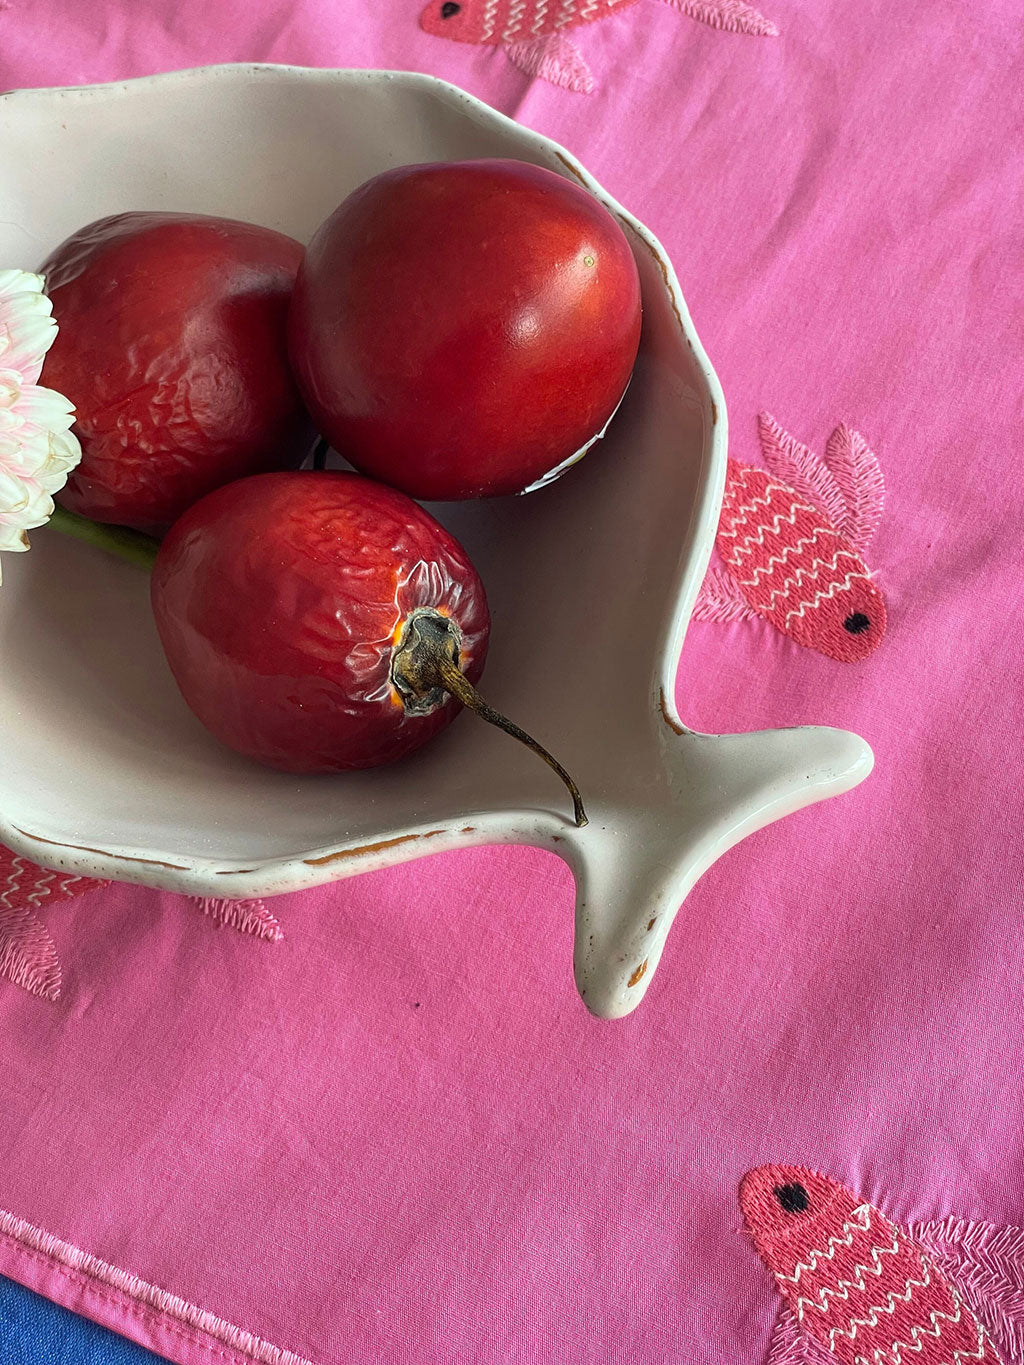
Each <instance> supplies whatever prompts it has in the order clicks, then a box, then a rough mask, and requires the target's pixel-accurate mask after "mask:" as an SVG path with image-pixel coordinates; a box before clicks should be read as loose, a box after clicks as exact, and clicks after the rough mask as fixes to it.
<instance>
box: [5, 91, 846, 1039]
mask: <svg viewBox="0 0 1024 1365" xmlns="http://www.w3.org/2000/svg"><path fill="white" fill-rule="evenodd" d="M0 130H2V134H3V139H2V140H3V145H4V147H5V154H4V159H3V166H2V169H0V263H2V264H3V265H6V266H23V267H28V268H34V267H37V266H38V265H39V263H40V261H41V260H42V259H43V258H44V256H45V255H46V253H47V252H48V251H49V249H50V248H51V247H53V246H54V245H55V244H56V243H57V242H59V241H60V240H61V239H62V238H64V237H65V236H66V235H67V234H68V233H70V232H71V231H72V230H73V229H75V228H77V227H79V226H80V225H81V224H83V223H85V222H87V221H89V220H91V219H93V218H97V217H99V216H100V215H102V214H107V213H113V212H116V211H120V210H124V209H135V208H148V209H184V210H194V211H197V212H204V213H221V214H227V215H231V216H232V217H238V218H243V219H251V220H252V221H253V222H257V223H264V224H267V225H268V226H271V227H275V228H280V229H282V230H283V231H285V232H289V233H292V234H294V235H295V236H297V237H299V238H302V239H307V238H308V237H309V235H310V234H311V232H312V231H313V229H314V228H315V227H316V225H317V224H318V223H319V222H320V221H321V219H322V218H323V217H324V216H325V215H326V214H327V213H328V212H329V211H330V210H331V209H332V208H333V207H334V206H335V204H336V203H337V202H338V201H339V200H340V199H341V198H342V197H343V196H344V195H345V194H347V193H348V191H349V190H351V189H352V188H354V187H355V186H356V185H358V184H360V183H361V182H362V181H363V180H365V179H367V178H368V177H369V176H371V175H373V174H375V173H376V172H378V171H380V170H382V169H384V168H385V167H388V166H393V165H396V164H402V163H405V162H418V161H433V160H464V159H467V158H470V157H479V156H504V157H518V158H520V159H522V160H525V161H531V162H535V163H537V164H539V165H543V166H548V167H550V168H551V169H553V170H555V171H558V172H559V173H560V174H563V175H566V176H572V177H575V178H576V179H578V180H580V181H582V182H583V183H584V184H585V185H586V186H587V187H588V188H589V189H590V190H591V191H592V192H593V193H594V194H596V195H597V196H598V197H599V198H601V199H603V200H604V201H605V203H607V204H608V206H609V207H610V208H611V209H612V210H613V211H614V212H616V213H618V214H619V215H620V218H621V220H622V221H623V223H624V224H625V226H626V230H627V234H628V236H629V238H630V240H631V242H632V244H633V248H634V251H635V254H636V258H637V263H638V265H639V269H640V273H641V278H642V283H643V292H644V319H645V321H644V338H643V344H642V348H641V357H640V361H639V364H638V368H637V373H636V376H635V378H634V382H633V384H632V386H631V388H630V391H629V394H628V395H627V399H626V402H625V403H624V405H623V408H622V410H621V411H620V413H619V415H618V417H617V419H616V421H615V422H614V423H613V425H612V429H611V431H610V433H609V435H608V437H607V438H606V440H605V441H603V442H602V443H600V444H599V445H598V446H597V447H596V448H595V449H594V451H593V452H592V453H591V454H590V455H589V456H588V457H587V458H586V460H584V461H583V463H582V464H581V465H580V466H579V467H578V468H577V469H575V470H573V471H572V472H571V473H570V474H569V475H568V476H567V477H566V478H564V479H563V480H562V481H561V482H559V483H557V484H555V485H554V486H552V487H550V488H548V489H546V490H544V491H542V492H540V493H536V494H533V495H531V496H529V497H527V498H518V499H501V500H494V501H489V502H479V503H471V504H468V503H467V504H457V505H451V506H449V507H446V508H442V509H435V510H439V511H440V515H441V516H442V519H443V520H444V521H445V522H446V523H447V524H448V525H449V526H450V527H451V528H452V529H453V530H454V532H455V533H456V534H457V535H458V536H459V538H460V539H461V540H462V541H463V542H464V543H465V545H466V547H467V548H468V550H469V552H470V554H471V555H472V557H473V558H474V560H475V562H476V564H477V566H478V568H479V570H480V572H481V574H482V575H483V578H484V581H485V582H486V584H487V586H488V593H489V596H490V601H491V607H492V612H493V617H494V632H493V637H492V639H493V643H492V648H491V656H490V661H489V664H488V668H487V673H486V676H485V679H484V683H483V690H484V693H485V695H486V696H487V697H488V699H489V700H491V701H492V702H493V703H494V704H495V705H496V706H498V707H500V708H501V709H502V710H504V711H506V712H507V713H508V714H510V715H512V716H514V717H515V718H516V719H517V720H518V721H519V722H520V723H521V724H523V725H525V726H526V727H527V728H528V729H530V730H532V731H533V732H534V733H535V734H536V735H537V736H538V738H540V739H541V740H542V741H544V742H546V743H548V744H549V745H550V746H551V747H552V748H553V749H555V750H556V751H557V753H558V754H559V756H560V757H561V758H562V760H563V761H564V762H565V763H566V765H567V766H568V767H569V768H570V769H571V770H572V772H573V773H574V775H575V776H576V777H577V779H578V781H579V783H580V786H581V788H582V790H583V793H584V796H585V798H586V801H587V805H588V809H589V813H590V817H591V822H590V825H589V826H588V827H587V828H585V829H583V830H577V829H576V828H575V827H574V826H573V825H572V823H571V822H570V820H569V815H568V803H567V799H566V795H565V792H564V791H563V789H562V787H561V786H560V784H559V783H558V781H557V780H556V779H555V778H554V776H553V775H552V774H551V773H549V772H548V771H547V769H545V768H544V767H543V766H542V765H541V764H540V763H538V762H537V760H536V759H535V758H534V757H533V756H532V755H530V754H529V753H527V752H526V751H525V750H521V749H520V748H519V746H518V745H515V744H513V743H511V742H510V741H509V740H507V739H506V738H505V737H503V736H502V735H500V734H498V733H496V732H494V731H493V730H491V729H490V728H489V727H487V726H484V725H481V724H479V723H478V722H476V721H475V720H473V719H471V718H469V717H463V718H460V720H459V721H458V722H457V723H456V724H455V725H454V726H453V727H452V728H451V729H450V730H449V731H448V732H447V733H446V734H445V735H444V736H442V738H441V739H440V740H438V741H437V742H435V743H434V744H433V745H431V746H428V748H427V749H426V750H424V751H423V752H421V754H419V755H417V756H416V757H415V758H413V759H412V760H411V761H408V762H406V763H404V764H402V765H400V766H397V767H395V768H392V769H385V770H381V771H377V772H373V773H365V774H360V775H353V776H350V777H340V778H308V779H298V778H294V777H288V776H284V775H281V774H278V773H273V772H269V771H265V770H263V769H261V768H259V767H257V766H255V765H253V764H250V763H248V762H246V761H244V760H243V759H241V758H238V757H236V756H234V755H233V754H231V753H229V752H227V751H225V750H224V749H222V748H220V747H219V746H218V745H217V744H216V743H215V742H214V741H213V740H212V739H210V738H209V737H208V736H207V735H206V733H205V732H204V731H203V730H202V729H201V728H200V726H199V724H198V723H197V722H196V721H195V720H194V719H193V718H192V716H191V714H190V713H189V711H188V710H187V709H186V707H185V705H184V702H183V701H182V700H181V698H180V696H179V695H178V692H177V690H176V688H175V686H174V683H173V681H172V679H171V676H170V673H169V672H168V669H167V667H166V665H165V663H164V660H163V656H162V654H161V651H160V647H159V644H158V642H157V638H156V634H155V631H154V628H153V624H152V621H151V618H150V612H149V605H148V591H147V582H146V579H145V577H144V575H143V574H142V573H141V572H140V571H138V570H136V569H134V568H132V567H131V566H129V565H126V564H123V563H121V562H119V561H116V560H114V559H111V558H108V557H107V556H106V555H105V554H103V553H102V552H100V551H97V550H93V549H91V548H89V547H86V546H83V545H80V544H77V543H73V542H70V541H67V540H65V539H64V538H63V537H61V536H60V535H58V534H57V533H56V532H52V531H51V532H47V531H45V530H44V531H38V532H36V533H35V534H34V535H33V538H32V539H33V548H32V551H31V553H30V554H28V555H23V556H19V557H17V558H13V559H12V558H11V557H7V559H6V560H5V564H4V584H3V588H2V589H0V839H2V840H3V841H4V842H5V843H7V844H9V845H10V846H11V847H13V848H14V849H16V850H17V851H18V852H21V853H23V854H26V855H27V856H29V857H31V858H34V859H35V860H36V861H38V862H42V863H45V864H47V865H49V866H51V867H61V868H68V869H71V870H74V871H76V872H80V873H86V874H91V875H94V876H103V877H114V878H120V879H121V880H125V881H137V882H142V883H145V884H148V885H152V886H158V887H163V888H166V889H169V890H175V891H183V892H188V893H192V894H217V895H221V896H253V895H264V896H265V895H272V894H274V893H276V892H282V891H291V890H296V889H298V888H300V887H304V886H312V885H315V884H317V883H322V882H330V881H334V880H336V879H339V878H342V877H347V876H350V875H352V874H353V873H356V872H362V871H364V870H368V869H371V868H377V867H381V866H384V865H385V864H388V863H392V862H397V861H400V860H404V859H409V858H416V857H419V856H421V855H423V854H427V853H437V852H440V851H442V850H445V849H451V848H457V847H463V846H466V845H467V844H485V843H522V844H531V845H537V846H540V847H543V848H547V849H549V850H552V851H554V852H556V853H558V854H559V855H560V856H561V857H562V858H564V859H565V860H566V861H567V862H568V863H569V865H570V866H571V867H572V869H573V872H574V874H575V878H576V885H577V908H576V951H575V973H576V981H577V984H578V987H579V990H580V993H581V995H582V996H583V998H584V1000H585V1002H586V1004H587V1006H588V1008H589V1009H591V1010H592V1011H593V1012H594V1013H596V1014H598V1015H602V1016H605V1017H615V1016H619V1015H623V1014H627V1013H628V1012H629V1011H630V1010H632V1009H633V1008H634V1007H635V1006H636V1005H637V1004H638V1003H639V1001H640V999H641V998H642V997H643V994H644V992H645V991H646V989H647V987H648V985H649V984H650V981H651V977H652V975H653V972H654V969H655V967H656V965H657V963H658V960H659V958H660V956H661V952H662V949H663V947H664V945H665V940H666V936H667V934H668V931H669V928H670V926H671V923H672V920H673V918H674V917H675V914H676V911H677V908H678V906H679V905H680V903H681V902H682V901H683V899H684V897H685V896H686V894H687V892H688V891H689V889H690V887H691V886H692V885H693V883H694V881H695V880H696V879H697V877H698V876H699V875H700V874H701V873H702V872H703V871H704V870H705V869H706V868H707V867H708V866H710V864H711V863H712V862H713V861H714V860H715V859H716V858H718V857H719V856H720V854H722V853H724V852H725V851H726V849H728V848H729V847H730V846H731V845H733V844H735V843H736V842H737V841H738V840H739V839H741V838H743V836H744V835H746V834H749V833H751V832H752V831H753V830H756V829H758V828H760V827H761V826H763V825H765V824H767V823H769V822H770V821H772V820H775V819H777V818H778V817H780V816H782V815H785V814H787V813H788V812H790V811H793V810H796V809H798V808H800V807H802V806H805V805H808V804H809V803H811V802H814V801H818V800H821V799H822V798H823V797H826V796H832V795H834V794H836V793H838V792H842V791H845V790H847V789H848V788H850V787H852V786H854V785H855V784H856V783H857V782H859V781H861V780H862V779H863V778H864V777H865V776H866V775H867V774H868V772H869V771H870V769H871V763H872V757H871V751H870V750H869V748H868V747H867V745H866V744H865V743H864V742H863V741H862V740H861V739H859V738H858V737H857V736H855V735H851V734H847V733H844V732H842V731H838V730H829V729H818V728H808V729H798V730H775V731H766V732H762V733H758V734H748V735H718V736H710V735H700V734H696V733H693V732H691V731H688V730H686V729H685V728H684V726H683V725H682V723H681V721H680V719H679V717H678V716H677V714H676V708H675V704H674V701H673V697H674V679H675V673H676V665H677V661H678V657H679V651H680V649H681V647H682V642H683V635H684V632H685V630H686V625H687V622H688V620H689V615H690V610H691V607H692V604H693V600H694V597H695V595H696V592H697V589H698V586H699V584H700V581H701V578H702V577H703V574H704V570H705V567H706V565H707V560H708V557H709V555H710V552H711V547H712V543H713V538H714V532H715V526H716V521H717V517H718V510H719V502H720V498H721V493H722V486H723V480H724V476H725V460H726V418H725V404H724V402H723V399H722V393H721V390H720V388H719V385H718V381H717V379H716V377H715V375H714V372H713V371H712V369H711V366H710V364H709V363H708V360H707V358H706V356H705V354H704V351H703V349H702V348H701V345H700V342H699V341H698V339H697V337H696V335H695V333H694V331H693V327H692V325H691V323H690V319H689V316H688V314H687V311H686V305H685V303H684V302H683V299H682V295H681V293H680V291H679V287H678V284H677V282H676V278H675V275H674V274H673V271H672V267H671V265H670V264H669V262H668V259H667V257H666V256H665V253H664V251H663V249H662V248H661V246H660V245H659V244H658V242H657V241H656V240H655V239H654V238H653V237H652V236H651V234H650V233H649V232H648V231H647V230H646V229H645V228H644V227H643V226H642V225H641V224H639V223H638V222H636V220H635V219H633V218H632V217H630V215H629V214H628V213H626V212H625V211H623V210H622V209H621V208H620V207H619V205H617V204H615V203H614V202H613V201H612V200H611V199H610V198H609V197H608V195H606V194H605V193H604V191H603V190H602V189H601V188H600V186H599V185H597V184H596V183H595V182H594V181H593V180H592V179H591V178H590V177H589V176H588V175H587V173H586V172H585V171H584V170H583V169H582V167H581V166H580V165H579V164H578V163H577V162H576V161H575V160H574V159H573V158H572V157H571V156H570V155H569V154H568V153H567V152H565V151H564V150H563V149H562V148H560V147H558V146H557V145H555V144H554V143H552V142H550V141H549V140H547V139H545V138H543V137H540V136H538V135H537V134H535V133H531V132H528V131H526V130H525V129H523V128H521V127H519V126H518V125H517V124H515V123H512V122H510V121H509V120H508V119H506V118H504V117H503V116H502V115H500V114H497V113H495V112H494V111H493V110H491V109H489V108H487V107H486V106H485V105H483V104H481V103H479V102H478V101H477V100H475V99H473V98H471V97H470V96H469V95H466V94H464V93H463V92H462V91H460V90H457V89H455V88H454V87H452V86H450V85H447V84H445V83H443V82H441V81H438V80H435V79H433V78H431V77H428V76H419V75H406V74H393V73H388V72H366V71H308V70H301V69H296V68H287V67H265V66H264V67H252V66H234V67H213V68H207V69H202V70H197V71H185V72H180V73H175V74H172V75H167V76H157V77H153V78H150V79H146V80H140V81H130V82H127V83H125V84H120V85H105V86H93V87H88V88H82V89H68V90H28V91H19V92H14V93H12V94H8V95H5V96H3V97H0ZM44 379H45V375H44ZM528 638H533V639H537V640H539V642H540V643H539V645H538V647H537V648H535V649H534V650H533V651H532V652H531V653H528V654H524V651H525V645H526V642H527V639H528ZM381 913H386V910H385V909H383V908H382V911H381Z"/></svg>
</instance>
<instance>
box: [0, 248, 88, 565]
mask: <svg viewBox="0 0 1024 1365" xmlns="http://www.w3.org/2000/svg"><path fill="white" fill-rule="evenodd" d="M51 312H52V305H51V303H50V300H49V299H48V298H47V297H46V295H45V294H44V293H43V277H42V276H41V275H30V274H29V273H28V272H27V271H25V270H0V550H27V549H28V535H27V532H28V531H31V530H32V528H33V527H35V526H43V525H45V523H46V522H47V521H49V519H50V517H51V516H52V515H53V496H52V495H53V494H54V493H56V492H58V491H59V490H60V489H61V488H63V487H64V485H65V483H66V482H67V477H68V474H69V473H70V472H71V470H72V469H74V467H75V465H77V464H78V461H79V460H80V459H81V458H82V451H81V448H80V447H79V444H78V441H77V439H76V438H75V437H74V436H73V435H72V432H71V424H72V423H73V422H74V420H75V410H74V408H73V407H72V405H71V404H70V403H69V402H68V401H67V399H66V398H62V397H61V395H60V394H59V393H54V392H53V390H52V389H44V388H41V387H40V385H39V384H37V383H36V381H37V380H38V378H39V375H40V372H41V370H42V368H43V357H44V356H45V355H46V352H47V351H48V350H49V349H50V347H51V346H52V345H53V339H54V337H55V336H56V335H57V324H56V323H55V322H54V320H53V318H52V317H51V316H50V314H51Z"/></svg>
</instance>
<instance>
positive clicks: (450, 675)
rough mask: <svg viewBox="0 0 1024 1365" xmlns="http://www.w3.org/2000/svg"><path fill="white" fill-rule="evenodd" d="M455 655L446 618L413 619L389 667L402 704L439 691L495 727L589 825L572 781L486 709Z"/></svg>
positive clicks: (539, 748)
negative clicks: (551, 776)
mask: <svg viewBox="0 0 1024 1365" xmlns="http://www.w3.org/2000/svg"><path fill="white" fill-rule="evenodd" d="M457 651H458V644H457V636H456V635H455V634H453V632H452V627H451V623H450V622H449V621H446V620H445V618H444V617H442V616H440V615H439V614H438V613H434V612H430V611H427V612H424V613H422V614H420V615H415V616H413V617H412V618H411V619H410V621H409V623H408V626H407V628H406V633H405V636H404V637H403V640H402V644H401V646H400V648H399V650H398V652H397V653H396V655H395V658H394V662H393V664H392V678H393V680H394V682H395V684H396V686H397V687H398V690H399V693H400V694H401V696H402V697H403V699H406V700H407V701H409V700H411V701H412V702H413V703H416V702H417V701H418V702H420V703H422V700H423V699H424V698H428V697H429V693H431V692H433V691H435V690H436V689H437V688H440V689H441V690H442V691H444V692H447V693H448V694H449V695H450V696H452V697H454V698H455V700H456V701H458V702H461V703H462V705H463V706H465V707H466V708H467V709H468V710H470V711H472V712H474V713H475V714H476V715H478V716H479V717H480V719H481V720H485V721H487V723H488V724H489V725H495V726H497V728H498V729H499V730H504V732H505V734H506V735H511V736H512V738H513V739H518V740H519V742H520V743H521V744H525V745H526V747H527V748H528V749H532V750H533V752H534V753H535V754H536V755H537V756H538V758H542V759H543V760H544V762H545V763H546V764H547V765H548V767H549V768H551V769H552V771H553V772H555V773H557V774H558V776H559V777H560V778H561V779H562V781H563V783H564V784H565V787H566V790H567V791H568V793H569V795H570V796H571V797H572V809H573V818H574V819H575V821H576V824H577V826H578V827H579V828H581V829H582V827H583V826H584V825H586V824H587V823H589V822H588V820H587V813H586V811H585V810H584V809H583V798H582V797H581V796H580V792H579V788H578V787H577V786H576V783H575V782H574V781H573V779H572V777H570V775H569V773H568V772H566V770H565V769H564V768H563V767H562V765H561V763H559V761H558V759H557V758H555V756H554V754H551V753H549V752H548V751H547V749H545V748H544V746H543V744H540V743H538V741H537V740H535V739H534V737H533V736H532V735H529V734H527V733H526V731H525V730H523V729H522V728H521V727H520V726H518V725H516V723H515V721H511V720H509V718H508V717H507V716H503V715H502V714H501V712H500V711H495V709H494V707H493V706H488V704H487V702H485V701H484V699H483V697H481V695H480V693H479V692H478V691H477V690H476V688H475V687H474V686H473V684H472V683H471V682H470V681H469V679H468V678H467V677H466V675H465V674H464V673H463V672H462V670H461V669H460V668H459V666H458V664H457V663H456V662H455V658H456V657H457ZM453 656H454V657H453Z"/></svg>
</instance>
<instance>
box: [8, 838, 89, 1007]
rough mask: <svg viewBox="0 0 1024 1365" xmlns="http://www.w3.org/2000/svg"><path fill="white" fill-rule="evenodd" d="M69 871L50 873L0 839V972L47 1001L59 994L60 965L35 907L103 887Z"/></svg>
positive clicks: (55, 950) (9, 979)
mask: <svg viewBox="0 0 1024 1365" xmlns="http://www.w3.org/2000/svg"><path fill="white" fill-rule="evenodd" d="M106 885H107V882H105V881H95V880H94V879H93V878H91V877H78V876H75V875H74V874H73V873H70V872H48V871H47V870H46V869H45V868H42V867H39V866H37V864H36V863H34V862H32V861H31V859H29V858H23V857H22V856H21V855H20V854H18V853H15V852H13V851H12V850H11V849H9V848H5V847H4V845H3V844H0V976H3V977H6V978H7V980H8V981H13V982H14V984H15V985H16V986H21V987H22V988H23V989H24V990H26V991H28V992H29V993H30V994H31V995H38V996H42V998H43V999H45V1000H56V999H58V998H59V996H60V985H61V970H60V962H59V960H58V958H57V949H56V947H55V945H54V942H53V939H52V938H51V937H50V933H49V930H48V929H47V928H46V925H45V924H44V923H43V922H42V920H41V919H40V918H39V916H38V915H37V914H36V911H37V910H38V909H39V908H40V906H42V905H44V904H46V903H47V902H49V901H60V900H68V899H70V898H71V897H72V896H80V895H82V893H83V892H85V891H93V890H95V889H96V888H97V887H101V886H106Z"/></svg>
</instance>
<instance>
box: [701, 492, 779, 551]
mask: <svg viewBox="0 0 1024 1365" xmlns="http://www.w3.org/2000/svg"><path fill="white" fill-rule="evenodd" d="M773 491H775V492H779V491H780V489H779V487H778V485H775V486H774V490H773ZM770 502H771V494H769V496H768V497H767V498H755V499H754V501H753V502H751V503H749V504H748V503H744V504H743V505H742V506H741V508H740V511H741V512H742V513H743V515H742V516H741V517H740V518H739V521H738V522H737V523H736V526H735V528H734V529H732V530H724V531H719V532H718V534H719V536H720V537H725V536H728V537H730V538H731V537H735V536H738V535H739V532H740V527H741V526H742V525H743V524H746V525H747V526H749V525H750V519H749V517H748V516H747V515H746V514H747V512H753V511H755V510H756V509H757V507H758V504H760V505H761V506H764V507H767V506H768V504H769V503H770ZM796 518H797V509H796V508H790V510H789V511H788V512H776V513H775V515H774V516H773V518H772V524H771V526H769V525H768V523H767V522H761V524H760V526H759V527H758V532H757V535H756V536H755V535H753V534H752V533H751V534H750V535H748V536H744V538H743V541H742V543H741V544H739V545H735V546H733V552H734V553H735V554H738V555H743V554H751V553H752V547H753V546H754V545H761V546H763V545H764V537H765V532H768V534H770V535H773V536H777V535H778V534H779V529H780V527H781V526H782V525H783V523H784V522H787V521H788V522H789V524H790V525H791V526H793V525H795V524H796Z"/></svg>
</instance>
